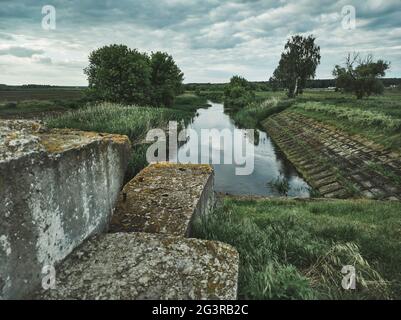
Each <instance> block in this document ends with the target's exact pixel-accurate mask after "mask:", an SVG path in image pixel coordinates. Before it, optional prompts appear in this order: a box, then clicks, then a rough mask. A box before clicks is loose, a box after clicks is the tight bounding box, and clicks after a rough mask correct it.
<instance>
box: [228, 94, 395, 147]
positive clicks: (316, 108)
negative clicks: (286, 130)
mask: <svg viewBox="0 0 401 320" xmlns="http://www.w3.org/2000/svg"><path fill="white" fill-rule="evenodd" d="M284 110H289V111H292V112H298V113H301V114H304V115H306V116H308V117H311V118H314V119H316V120H319V121H322V122H324V123H327V124H330V125H333V126H335V127H337V128H339V129H342V130H344V131H345V132H348V133H350V134H358V135H361V136H363V137H365V138H367V139H369V140H372V141H375V142H376V143H378V144H381V145H383V146H384V147H387V148H390V149H393V150H398V151H400V150H401V92H398V91H396V90H393V91H391V90H386V91H385V93H384V95H381V96H372V97H369V98H366V99H362V100H358V99H356V98H355V97H354V96H353V95H350V94H342V93H339V92H334V91H325V90H306V91H305V92H304V93H303V94H302V95H299V96H298V97H297V98H296V99H293V100H289V99H287V98H286V97H285V94H284V92H271V91H270V92H256V97H255V99H254V101H253V102H251V103H249V104H248V105H247V106H246V107H244V108H242V109H240V110H235V111H233V112H232V117H233V119H234V120H235V122H236V123H237V124H238V125H240V126H242V127H247V128H256V127H258V125H259V124H260V123H261V122H262V121H264V120H265V119H266V118H268V117H269V116H271V115H272V114H275V113H279V112H282V111H284Z"/></svg>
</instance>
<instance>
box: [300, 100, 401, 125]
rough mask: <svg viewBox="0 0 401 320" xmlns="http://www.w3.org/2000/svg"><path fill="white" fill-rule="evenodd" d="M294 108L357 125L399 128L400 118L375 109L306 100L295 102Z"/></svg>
mask: <svg viewBox="0 0 401 320" xmlns="http://www.w3.org/2000/svg"><path fill="white" fill-rule="evenodd" d="M296 108H299V109H302V110H305V111H312V112H321V113H325V114H327V115H331V116H334V117H336V118H338V119H342V120H346V121H348V122H350V123H352V124H355V125H358V126H361V127H363V126H373V127H379V128H382V129H387V130H391V131H396V130H400V129H401V119H395V118H393V117H391V116H388V115H386V114H384V113H381V112H377V111H369V110H362V109H359V108H351V107H340V106H335V105H327V104H322V103H320V102H307V103H301V104H297V105H296Z"/></svg>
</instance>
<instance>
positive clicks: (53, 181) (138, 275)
mask: <svg viewBox="0 0 401 320" xmlns="http://www.w3.org/2000/svg"><path fill="white" fill-rule="evenodd" d="M0 132H1V136H0V139H1V144H0V195H1V198H0V202H1V203H0V219H1V220H0V298H3V299H13V298H35V299H235V298H236V295H237V277H238V253H237V251H236V250H235V249H234V248H232V247H231V246H229V245H227V244H223V243H219V242H212V241H203V240H198V239H189V238H187V237H188V236H190V235H191V228H190V226H191V223H192V221H193V219H194V217H196V216H197V215H202V214H210V212H211V211H212V208H213V205H214V190H213V176H214V174H213V170H212V169H211V167H209V166H204V165H199V166H197V165H178V164H167V163H166V164H154V165H150V166H149V167H148V168H146V169H145V170H143V172H141V173H140V174H139V175H138V176H137V177H135V178H134V179H133V180H132V181H131V182H129V183H128V184H127V185H126V186H125V187H124V188H123V190H122V191H121V192H120V190H121V187H122V183H123V178H124V172H125V169H126V166H127V162H128V156H129V154H130V144H129V140H128V138H127V137H125V136H118V135H109V134H98V133H91V132H80V131H75V130H59V129H57V130H55V129H52V130H49V129H46V128H45V127H43V126H42V125H41V124H40V123H38V122H33V121H1V122H0ZM114 208H116V211H115V212H114ZM113 212H114V214H113ZM110 222H111V223H110ZM107 231H109V232H110V233H106V232H107ZM46 265H55V266H56V288H55V289H51V290H43V289H42V288H41V281H42V277H43V276H44V275H43V274H42V268H43V267H44V266H46Z"/></svg>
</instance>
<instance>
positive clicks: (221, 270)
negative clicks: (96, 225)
mask: <svg viewBox="0 0 401 320" xmlns="http://www.w3.org/2000/svg"><path fill="white" fill-rule="evenodd" d="M237 278H238V253H237V251H236V250H235V249H234V248H233V247H231V246H230V245H227V244H223V243H220V242H213V241H204V240H198V239H187V238H181V237H174V236H169V235H163V234H148V233H114V234H104V235H100V236H97V237H95V238H93V239H91V240H88V241H86V242H85V243H84V244H83V245H82V246H80V247H79V248H77V249H76V250H75V251H74V252H73V253H72V254H71V255H70V256H69V257H68V258H67V259H66V260H65V261H64V263H63V264H62V266H60V268H58V270H57V273H56V289H54V290H47V291H41V292H40V293H39V294H38V295H37V296H36V298H38V299H90V300H98V299H107V300H109V299H111V300H114V299H123V300H131V299H161V300H168V299H236V297H237Z"/></svg>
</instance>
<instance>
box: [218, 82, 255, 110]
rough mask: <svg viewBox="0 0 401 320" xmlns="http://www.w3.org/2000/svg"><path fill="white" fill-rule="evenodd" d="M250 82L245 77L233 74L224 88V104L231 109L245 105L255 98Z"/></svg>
mask: <svg viewBox="0 0 401 320" xmlns="http://www.w3.org/2000/svg"><path fill="white" fill-rule="evenodd" d="M252 89H253V87H252V84H251V83H249V82H248V81H247V80H246V79H245V78H243V77H240V76H233V77H232V78H231V80H230V83H229V84H228V85H227V86H226V87H225V89H224V105H225V106H226V107H229V108H233V109H241V108H244V107H245V106H247V105H248V104H249V103H250V102H252V100H253V99H254V98H255V93H254V92H253V90H252Z"/></svg>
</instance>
